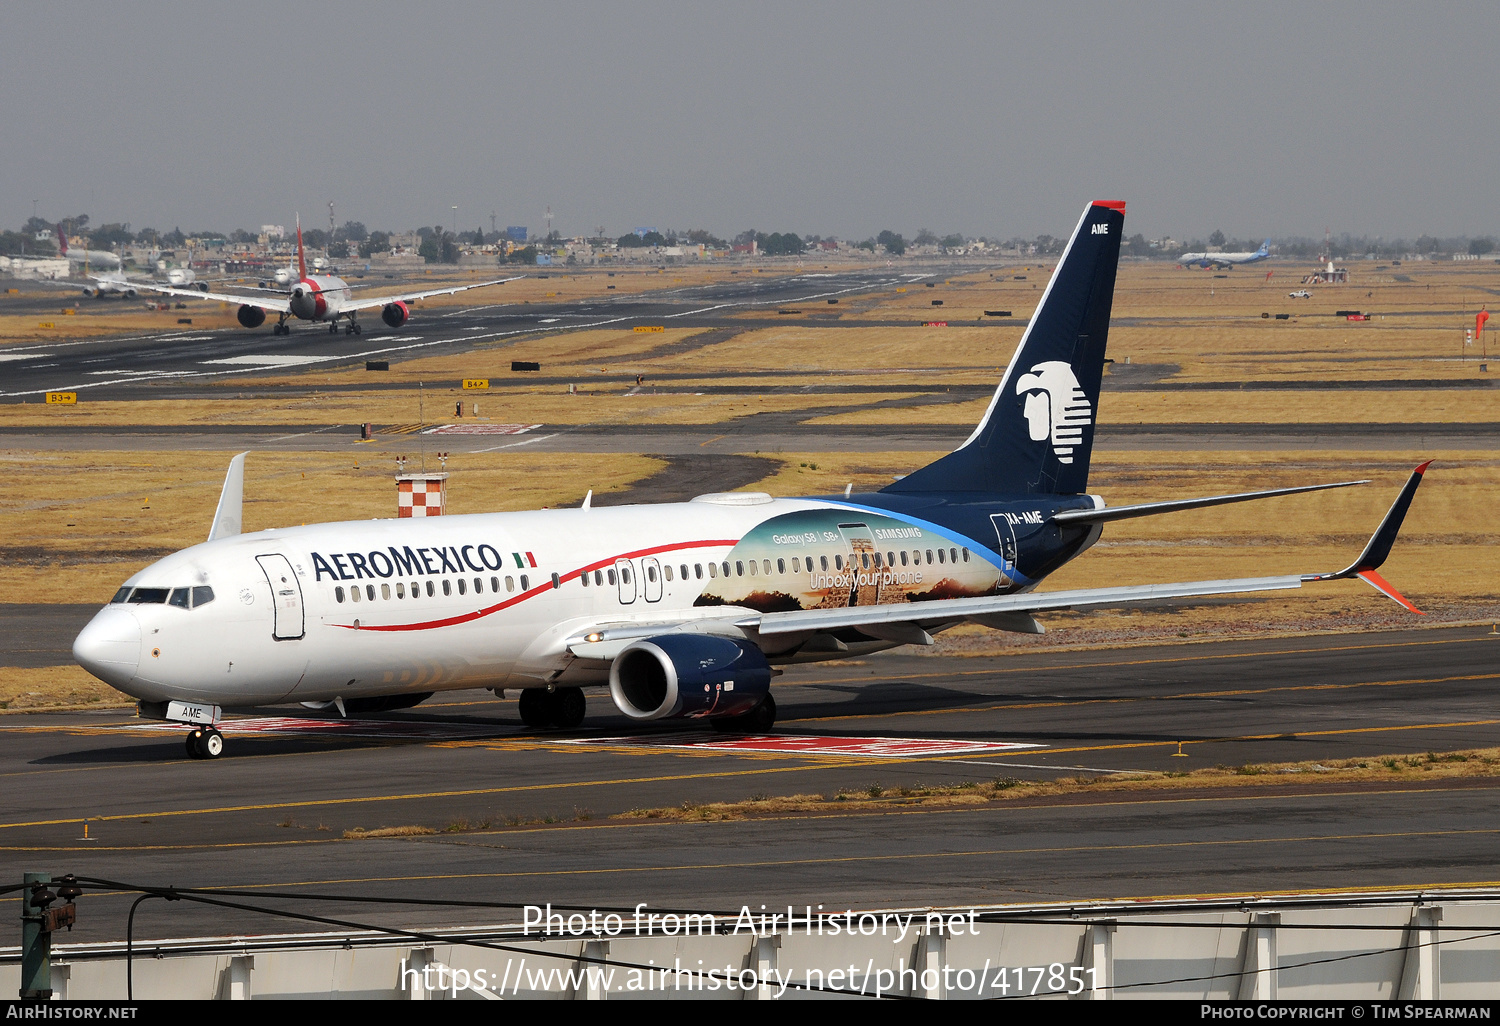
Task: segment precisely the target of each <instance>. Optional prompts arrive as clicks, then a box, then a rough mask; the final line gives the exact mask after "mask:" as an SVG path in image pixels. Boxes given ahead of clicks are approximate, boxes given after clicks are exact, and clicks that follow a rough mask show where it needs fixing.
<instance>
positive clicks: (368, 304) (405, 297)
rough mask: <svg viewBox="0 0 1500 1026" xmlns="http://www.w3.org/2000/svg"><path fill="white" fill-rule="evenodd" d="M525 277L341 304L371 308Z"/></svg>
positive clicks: (350, 306)
mask: <svg viewBox="0 0 1500 1026" xmlns="http://www.w3.org/2000/svg"><path fill="white" fill-rule="evenodd" d="M524 277H526V275H524V274H517V275H514V276H513V277H510V278H496V279H495V280H494V281H481V282H479V283H477V284H474V285H454V286H452V287H450V288H446V289H428V290H426V291H425V292H402V293H399V294H397V295H394V296H375V297H373V298H371V299H360V300H356V301H354V302H345V303H343V304H342V305H341V306H340V309H342V310H369V309H371V308H372V307H377V306H386V305H388V304H390V303H410V302H413V301H415V300H418V299H426V298H428V297H429V296H451V295H454V294H456V293H459V292H467V291H469V290H470V289H482V288H484V287H486V286H488V285H504V284H505V283H506V282H508V281H517V280H518V279H521V278H524Z"/></svg>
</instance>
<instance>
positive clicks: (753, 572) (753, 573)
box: [750, 559, 755, 577]
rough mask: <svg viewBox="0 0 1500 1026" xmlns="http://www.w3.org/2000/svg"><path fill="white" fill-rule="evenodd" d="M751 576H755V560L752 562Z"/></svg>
mask: <svg viewBox="0 0 1500 1026" xmlns="http://www.w3.org/2000/svg"><path fill="white" fill-rule="evenodd" d="M750 576H751V577H754V576H755V560H753V559H752V560H751V561H750Z"/></svg>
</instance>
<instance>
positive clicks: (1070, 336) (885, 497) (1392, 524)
mask: <svg viewBox="0 0 1500 1026" xmlns="http://www.w3.org/2000/svg"><path fill="white" fill-rule="evenodd" d="M1124 220H1125V204H1124V203H1120V202H1113V201H1108V202H1107V201H1100V202H1095V203H1092V204H1090V205H1089V206H1088V207H1087V209H1085V210H1084V213H1083V218H1082V220H1080V221H1079V223H1078V227H1077V229H1076V230H1075V231H1074V234H1073V237H1072V240H1071V242H1069V244H1068V248H1067V251H1066V252H1065V253H1064V254H1063V257H1062V259H1061V261H1059V263H1058V265H1057V269H1056V272H1055V273H1054V274H1053V277H1052V280H1051V282H1050V283H1049V284H1048V285H1047V291H1046V292H1045V293H1044V294H1043V296H1042V301H1041V304H1040V305H1039V306H1038V307H1037V310H1036V313H1035V314H1034V315H1033V316H1032V319H1031V323H1030V325H1029V326H1028V327H1027V329H1026V332H1025V334H1024V335H1023V336H1022V338H1021V342H1020V345H1019V346H1018V347H1017V349H1016V351H1015V355H1014V356H1013V357H1012V358H1011V361H1010V365H1009V367H1007V368H1006V371H1005V374H1004V376H1003V377H1002V378H1001V380H1000V385H999V388H998V389H996V391H995V394H994V398H993V399H992V400H991V402H990V405H989V408H988V410H987V411H986V412H985V414H984V417H983V419H982V420H981V421H980V422H979V425H978V426H977V427H976V428H975V429H974V433H973V434H972V435H970V436H969V438H968V440H967V441H965V442H964V443H963V445H961V446H960V447H959V448H958V449H957V450H955V451H954V452H952V453H950V454H948V455H947V456H944V457H943V458H941V459H939V460H937V461H936V462H935V463H932V464H930V465H928V466H926V467H923V468H922V469H920V470H918V471H916V472H915V473H913V474H910V475H909V476H907V477H904V478H902V479H901V480H899V481H896V482H895V483H894V484H891V485H889V486H887V487H886V488H884V489H882V490H881V491H878V492H871V493H866V494H845V495H841V496H824V497H820V498H800V499H774V498H772V497H771V496H769V495H766V494H763V493H758V492H726V493H714V494H709V495H701V496H699V497H698V498H696V499H694V500H692V501H691V502H684V503H664V504H659V505H640V506H619V507H612V508H606V509H593V508H590V505H589V503H588V502H587V501H585V503H584V506H583V507H582V508H580V509H557V510H540V511H537V512H523V513H481V514H471V515H464V516H443V517H436V518H431V519H424V518H411V519H391V520H362V521H354V522H349V523H334V524H313V525H307V526H302V527H285V528H275V529H272V530H266V531H260V532H257V533H255V534H241V533H240V523H241V504H242V495H243V480H244V477H243V475H244V463H245V456H246V455H247V454H244V453H242V454H240V455H239V456H236V457H235V458H234V459H233V460H232V461H231V462H230V465H229V472H228V475H227V476H226V479H225V482H224V489H223V493H222V495H221V496H220V499H219V506H218V509H217V511H216V512H215V514H214V519H213V524H212V528H211V530H210V531H209V535H208V540H207V541H206V542H204V543H203V544H200V545H195V546H193V547H191V548H188V549H184V550H183V551H181V552H178V553H175V554H173V555H170V556H168V557H166V558H165V559H162V560H160V561H158V562H156V563H153V564H152V565H151V566H149V567H147V568H145V569H144V570H142V571H140V572H139V573H137V574H135V575H134V576H132V577H131V578H130V579H129V580H127V581H126V582H125V583H124V584H123V585H122V586H121V588H120V590H119V592H118V593H117V594H116V595H115V596H114V598H113V599H112V600H111V601H110V603H109V604H108V605H107V606H105V607H104V608H103V609H102V610H100V612H99V613H98V614H97V615H96V616H95V617H94V619H93V620H92V621H91V622H90V623H89V624H88V625H87V627H85V628H84V630H83V631H82V633H80V634H79V635H78V638H77V640H76V641H75V642H74V645H73V654H74V656H75V658H76V659H77V660H78V662H79V663H80V664H81V665H83V666H84V667H85V668H86V669H87V670H89V671H90V672H91V673H93V674H94V675H95V676H97V677H99V678H100V679H102V680H104V681H106V682H107V683H109V684H111V685H113V686H114V687H117V688H119V689H120V690H122V691H124V692H126V693H128V694H130V695H133V696H135V697H136V698H138V699H140V709H141V714H142V715H143V716H147V717H154V718H157V719H164V720H168V721H172V722H178V723H182V724H184V725H186V726H188V727H189V728H190V732H189V733H188V736H187V750H188V752H189V754H190V755H192V756H194V757H197V758H211V757H215V756H217V755H218V754H219V753H220V752H221V751H222V750H223V745H224V740H223V736H222V735H221V734H220V733H219V731H218V730H217V729H215V726H214V724H215V722H216V721H217V720H218V719H219V717H220V715H221V712H222V708H223V707H233V706H241V707H245V706H254V705H265V704H274V703H279V702H288V703H290V702H301V703H304V704H307V705H318V706H322V707H325V708H326V707H336V708H337V709H338V710H339V711H340V713H342V714H346V715H347V714H348V713H350V712H358V711H362V710H380V709H395V708H403V707H407V706H412V705H416V704H417V703H418V702H421V701H422V700H424V699H426V698H428V697H429V696H431V695H432V694H433V693H434V692H437V691H445V690H454V689H460V688H493V689H505V688H518V689H521V695H520V713H521V718H522V720H523V721H524V722H525V723H526V724H528V725H529V726H531V727H535V728H561V729H569V728H573V727H576V726H578V724H579V723H580V722H582V720H583V718H584V712H585V697H584V691H583V689H584V688H588V687H596V688H598V687H604V686H606V685H607V686H608V688H609V693H610V696H611V698H612V699H613V701H614V704H615V706H616V707H617V708H618V709H619V710H620V712H622V713H624V714H625V715H626V716H628V717H630V718H631V719H634V720H669V719H682V720H685V721H687V722H690V723H702V722H704V721H705V720H706V721H708V722H710V723H711V724H712V725H713V726H715V727H717V728H720V729H723V730H731V731H745V730H749V731H764V730H767V729H769V728H770V727H771V725H772V723H773V722H774V720H775V717H776V703H775V700H774V699H773V698H772V696H771V681H772V679H773V677H774V676H775V675H776V674H778V673H780V672H781V671H780V670H779V669H773V667H780V666H784V665H787V664H793V663H800V662H808V661H812V660H823V659H838V658H840V657H845V656H859V655H864V654H865V653H869V652H874V651H877V650H880V649H886V648H892V647H894V646H897V645H930V644H932V643H933V635H935V634H937V633H939V632H941V631H943V630H946V629H948V628H950V627H954V626H957V625H958V624H962V623H978V624H983V625H985V626H987V627H992V628H994V629H996V630H1004V631H1017V632H1021V633H1032V634H1036V633H1041V632H1042V629H1043V628H1042V625H1041V624H1040V623H1039V622H1038V621H1037V620H1036V619H1035V614H1037V613H1041V612H1044V611H1047V610H1059V609H1083V608H1090V607H1099V606H1111V607H1120V606H1132V605H1140V604H1143V603H1147V602H1151V601H1156V600H1160V599H1180V598H1188V597H1197V596H1207V595H1226V594H1232V593H1244V592H1266V591H1273V590H1277V589H1286V588H1300V587H1301V586H1302V585H1303V584H1304V583H1307V582H1312V581H1327V580H1338V579H1344V578H1352V577H1360V578H1362V579H1364V580H1365V581H1367V582H1368V583H1370V584H1372V585H1373V586H1374V587H1376V588H1377V589H1379V590H1380V591H1382V592H1384V593H1385V594H1386V595H1388V596H1390V597H1391V598H1393V599H1395V600H1396V601H1397V602H1400V603H1402V604H1403V605H1405V606H1406V607H1407V608H1408V609H1412V610H1413V612H1416V610H1415V608H1414V607H1412V605H1411V604H1410V603H1409V602H1407V601H1406V600H1405V599H1404V598H1402V597H1401V595H1400V594H1399V593H1398V592H1397V591H1396V590H1395V589H1394V588H1393V587H1391V586H1390V585H1389V584H1387V583H1386V582H1385V581H1384V580H1383V579H1382V578H1381V577H1380V576H1379V574H1377V573H1376V571H1377V569H1378V568H1379V567H1380V565H1381V564H1382V562H1383V561H1384V560H1385V558H1386V555H1387V554H1388V553H1389V551H1390V548H1391V545H1392V543H1393V542H1394V541H1395V538H1396V533H1397V531H1398V530H1399V529H1400V526H1401V521H1402V519H1403V518H1404V517H1405V515H1406V510H1407V507H1408V505H1409V504H1410V503H1411V500H1412V496H1413V495H1414V494H1415V492H1416V489H1417V485H1418V484H1419V483H1420V481H1421V477H1422V472H1423V471H1424V470H1425V469H1426V467H1427V464H1423V465H1422V466H1420V467H1418V468H1417V470H1416V472H1415V473H1414V474H1412V476H1411V478H1410V480H1408V481H1407V483H1406V486H1405V487H1404V488H1403V489H1402V491H1401V493H1400V495H1399V497H1398V498H1397V499H1396V502H1395V504H1394V505H1393V506H1392V507H1391V508H1390V511H1389V512H1388V513H1387V514H1386V517H1385V520H1384V521H1383V522H1382V523H1381V524H1380V527H1379V529H1378V530H1377V531H1376V532H1375V534H1374V536H1373V537H1372V538H1371V539H1370V542H1369V544H1368V545H1367V546H1366V547H1365V549H1364V551H1363V552H1362V553H1361V554H1360V556H1359V557H1358V558H1357V559H1355V560H1354V561H1353V562H1352V563H1351V564H1350V565H1349V566H1347V567H1345V568H1344V569H1342V570H1338V571H1335V572H1325V573H1291V574H1285V575H1282V576H1273V577H1253V578H1243V579H1238V580H1222V581H1191V582H1186V583H1178V584H1148V585H1138V586H1122V587H1107V588H1095V589H1085V590H1075V591H1060V592H1039V591H1036V590H1035V589H1036V587H1037V585H1038V584H1040V583H1041V582H1042V581H1043V580H1044V579H1045V578H1046V577H1047V575H1048V574H1050V573H1051V572H1052V571H1054V570H1056V569H1057V568H1058V567H1060V566H1062V565H1063V564H1064V563H1066V562H1067V561H1068V560H1070V559H1072V558H1074V557H1075V556H1078V555H1079V554H1081V553H1082V552H1084V551H1085V550H1086V549H1088V548H1089V546H1091V545H1093V544H1094V542H1096V541H1097V540H1098V539H1099V535H1100V533H1101V531H1102V530H1103V525H1104V524H1106V523H1108V522H1110V521H1114V520H1123V519H1126V518H1129V517H1141V516H1150V515H1154V514H1158V513H1169V512H1173V511H1175V510H1186V509H1198V508H1202V507H1206V506H1215V505H1219V504H1222V503H1229V502H1240V501H1244V500H1247V499H1259V498H1266V497H1269V496H1274V495H1288V494H1292V493H1296V492H1307V491H1314V490H1317V489H1321V488H1339V487H1344V486H1346V485H1351V484H1360V483H1363V482H1356V481H1345V482H1339V483H1336V484H1317V485H1305V486H1301V487H1296V488H1280V489H1275V490H1271V491H1260V492H1248V493H1241V494H1234V495H1218V496H1213V497H1209V498H1196V499H1184V500H1179V501H1170V502H1155V503H1146V504H1143V505H1131V506H1117V507H1109V506H1106V505H1105V503H1104V501H1103V499H1101V498H1100V497H1098V496H1096V495H1090V494H1088V491H1087V488H1088V473H1089V458H1090V452H1091V449H1092V445H1093V440H1094V423H1095V415H1096V412H1097V410H1098V407H1099V386H1100V379H1101V377H1102V375H1103V369H1104V350H1105V341H1106V338H1107V335H1108V332H1109V318H1110V307H1111V304H1112V301H1113V296H1114V284H1115V269H1116V265H1117V263H1118V260H1119V252H1120V232H1121V229H1122V227H1123V226H1124Z"/></svg>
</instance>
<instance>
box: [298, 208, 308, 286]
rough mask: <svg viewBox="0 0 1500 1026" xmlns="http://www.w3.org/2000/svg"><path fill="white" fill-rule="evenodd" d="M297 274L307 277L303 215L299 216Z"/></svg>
mask: <svg viewBox="0 0 1500 1026" xmlns="http://www.w3.org/2000/svg"><path fill="white" fill-rule="evenodd" d="M297 273H298V274H299V275H301V277H302V278H306V277H307V258H306V257H305V256H303V254H302V215H301V214H298V215H297ZM299 280H300V279H299Z"/></svg>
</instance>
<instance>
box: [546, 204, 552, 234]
mask: <svg viewBox="0 0 1500 1026" xmlns="http://www.w3.org/2000/svg"><path fill="white" fill-rule="evenodd" d="M547 237H548V238H549V239H550V238H551V237H552V208H551V207H550V206H549V207H548V208H547Z"/></svg>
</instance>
